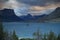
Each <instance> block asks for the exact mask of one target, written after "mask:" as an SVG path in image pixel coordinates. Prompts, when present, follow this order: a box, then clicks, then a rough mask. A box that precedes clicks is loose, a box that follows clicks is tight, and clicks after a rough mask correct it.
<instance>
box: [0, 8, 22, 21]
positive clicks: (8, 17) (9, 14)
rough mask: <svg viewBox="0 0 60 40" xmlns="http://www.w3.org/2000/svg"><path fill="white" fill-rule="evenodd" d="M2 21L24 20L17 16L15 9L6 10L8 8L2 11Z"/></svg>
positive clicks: (0, 12)
mask: <svg viewBox="0 0 60 40" xmlns="http://www.w3.org/2000/svg"><path fill="white" fill-rule="evenodd" d="M0 19H1V21H2V22H14V21H20V20H22V19H20V18H19V17H17V16H16V15H15V13H14V10H13V9H6V8H5V9H3V10H0Z"/></svg>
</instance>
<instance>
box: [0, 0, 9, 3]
mask: <svg viewBox="0 0 60 40" xmlns="http://www.w3.org/2000/svg"><path fill="white" fill-rule="evenodd" d="M6 1H8V0H0V3H1V2H6Z"/></svg>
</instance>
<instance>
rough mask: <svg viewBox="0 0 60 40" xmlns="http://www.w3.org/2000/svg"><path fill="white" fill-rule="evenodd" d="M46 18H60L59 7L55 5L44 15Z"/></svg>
mask: <svg viewBox="0 0 60 40" xmlns="http://www.w3.org/2000/svg"><path fill="white" fill-rule="evenodd" d="M46 19H47V20H48V21H49V20H51V21H52V20H54V21H55V20H58V19H60V7H57V8H56V9H55V10H54V11H53V12H52V13H50V14H49V15H48V16H46Z"/></svg>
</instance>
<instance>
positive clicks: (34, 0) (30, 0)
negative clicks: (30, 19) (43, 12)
mask: <svg viewBox="0 0 60 40" xmlns="http://www.w3.org/2000/svg"><path fill="white" fill-rule="evenodd" d="M17 1H18V2H22V3H25V4H29V5H35V6H46V3H50V4H54V3H60V0H17Z"/></svg>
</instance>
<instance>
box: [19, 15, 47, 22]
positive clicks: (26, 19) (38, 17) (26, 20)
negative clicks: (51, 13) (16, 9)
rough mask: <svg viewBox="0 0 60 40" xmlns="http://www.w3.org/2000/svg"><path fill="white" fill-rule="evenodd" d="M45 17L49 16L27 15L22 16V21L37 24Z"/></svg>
mask: <svg viewBox="0 0 60 40" xmlns="http://www.w3.org/2000/svg"><path fill="white" fill-rule="evenodd" d="M44 16H47V15H46V14H43V15H34V16H32V15H31V14H27V15H26V16H20V18H21V19H23V20H24V21H25V22H30V21H31V22H37V21H38V20H39V19H40V20H41V19H42V18H43V17H44Z"/></svg>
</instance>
